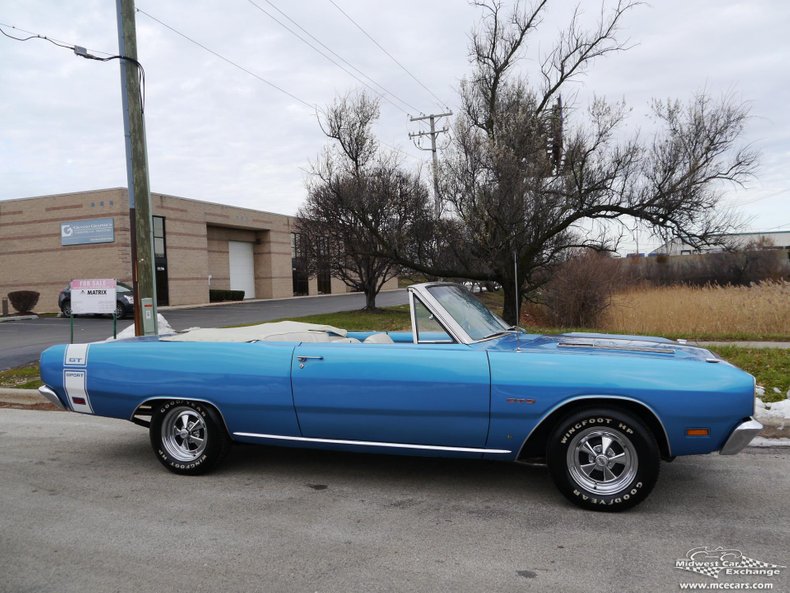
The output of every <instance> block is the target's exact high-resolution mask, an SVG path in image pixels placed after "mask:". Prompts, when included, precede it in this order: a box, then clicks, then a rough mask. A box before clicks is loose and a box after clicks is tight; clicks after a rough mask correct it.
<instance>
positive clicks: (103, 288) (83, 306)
mask: <svg viewBox="0 0 790 593" xmlns="http://www.w3.org/2000/svg"><path fill="white" fill-rule="evenodd" d="M115 288H116V283H115V280H114V279H109V280H107V279H98V280H97V279H93V280H72V281H71V312H72V313H73V314H74V315H82V314H86V313H113V312H115Z"/></svg>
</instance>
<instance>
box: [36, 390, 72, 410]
mask: <svg viewBox="0 0 790 593" xmlns="http://www.w3.org/2000/svg"><path fill="white" fill-rule="evenodd" d="M38 392H39V393H40V394H41V395H43V396H44V397H45V398H47V401H48V402H49V403H51V404H55V405H56V406H57V407H59V408H60V409H61V410H65V409H66V408H65V406H64V405H63V402H62V401H60V398H59V397H58V394H57V393H55V392H54V391H52V390H51V389H50V388H49V387H47V386H46V385H43V386H41V387H39V388H38Z"/></svg>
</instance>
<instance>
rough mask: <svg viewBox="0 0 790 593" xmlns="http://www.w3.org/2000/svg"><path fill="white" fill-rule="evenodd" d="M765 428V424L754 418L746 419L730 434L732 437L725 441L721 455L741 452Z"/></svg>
mask: <svg viewBox="0 0 790 593" xmlns="http://www.w3.org/2000/svg"><path fill="white" fill-rule="evenodd" d="M762 429H763V425H762V424H760V423H759V422H757V420H755V419H754V418H750V419H749V420H744V421H743V422H741V423H740V424H739V425H738V426H736V427H735V429H734V430H733V431H732V434H730V438H728V439H727V442H726V443H724V446H723V447H722V448H721V451H719V454H720V455H735V454H736V453H739V452H740V451H741V449H743V448H744V447H745V446H746V445H748V444H749V443H750V442H751V440H752V439H753V438H754V437H756V436H757V433H758V432H760V431H761V430H762Z"/></svg>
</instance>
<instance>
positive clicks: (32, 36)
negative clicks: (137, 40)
mask: <svg viewBox="0 0 790 593" xmlns="http://www.w3.org/2000/svg"><path fill="white" fill-rule="evenodd" d="M0 27H6V28H7V29H12V30H14V31H19V32H20V33H25V34H26V35H28V37H24V38H22V37H15V36H14V35H9V34H8V33H6V32H5V31H3V30H2V29H0V33H2V34H3V35H5V36H6V37H8V38H9V39H13V40H15V41H29V40H30V39H42V40H43V41H49V42H50V43H51V44H53V45H57V46H58V47H62V48H64V49H71V50H73V49H74V48H75V47H77V45H75V44H73V43H68V42H66V41H62V40H60V39H55V38H53V37H49V36H47V35H41V34H40V33H34V32H33V31H27V30H25V29H21V28H19V27H15V26H14V25H8V24H6V23H0ZM90 51H91V53H94V54H104V55H105V56H111V55H113V54H111V53H110V52H106V51H99V50H97V49H91V50H90Z"/></svg>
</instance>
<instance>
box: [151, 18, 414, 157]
mask: <svg viewBox="0 0 790 593" xmlns="http://www.w3.org/2000/svg"><path fill="white" fill-rule="evenodd" d="M137 12H139V13H142V14H144V15H145V16H147V17H148V18H150V19H151V20H153V21H156V22H157V23H159V24H160V25H162V26H163V27H165V28H166V29H168V30H170V31H172V32H173V33H175V34H176V35H178V36H179V37H182V38H183V39H186V40H187V41H189V42H190V43H193V44H194V45H197V46H198V47H199V48H201V49H202V50H204V51H207V52H208V53H210V54H211V55H213V56H216V57H217V58H219V59H220V60H222V61H223V62H226V63H228V64H230V65H231V66H233V67H234V68H237V69H238V70H241V71H242V72H244V73H245V74H247V75H248V76H252V77H253V78H255V79H256V80H258V81H260V82H263V83H265V84H267V85H269V86H270V87H272V88H274V89H276V90H278V91H280V92H281V93H283V94H285V95H287V96H289V97H291V98H292V99H294V100H295V101H298V102H299V103H301V104H302V105H304V106H305V107H309V108H310V110H311V111H313V112H314V113H317V112H318V108H317V107H316V105H311V104H310V103H308V102H307V101H305V100H303V99H301V98H299V97H297V96H296V95H294V94H293V93H290V92H288V91H286V90H285V89H283V88H281V87H279V86H277V85H276V84H274V83H273V82H271V81H269V80H266V79H265V78H263V77H262V76H259V75H257V74H255V72H252V71H251V70H248V69H247V68H245V67H244V66H241V65H239V64H237V63H236V62H234V61H233V60H231V59H229V58H226V57H225V56H223V55H222V54H220V53H219V52H216V51H214V50H213V49H211V48H209V47H207V46H205V45H204V44H202V43H200V42H199V41H196V40H195V39H192V38H191V37H189V36H188V35H186V34H185V33H182V32H181V31H179V30H178V29H176V28H174V27H171V26H170V25H168V24H167V23H165V22H163V21H161V20H159V19H158V18H156V17H155V16H153V15H151V14H149V13H147V12H146V11H145V10H143V9H142V8H138V9H137ZM382 144H384V145H385V146H388V147H389V148H391V149H392V150H395V151H397V152H400V153H401V154H405V155H406V156H410V157H412V158H413V159H417V160H420V159H419V157H416V156H415V155H413V154H410V153H408V152H405V151H404V150H401V149H400V148H396V147H394V146H391V145H389V144H386V143H384V142H382Z"/></svg>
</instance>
